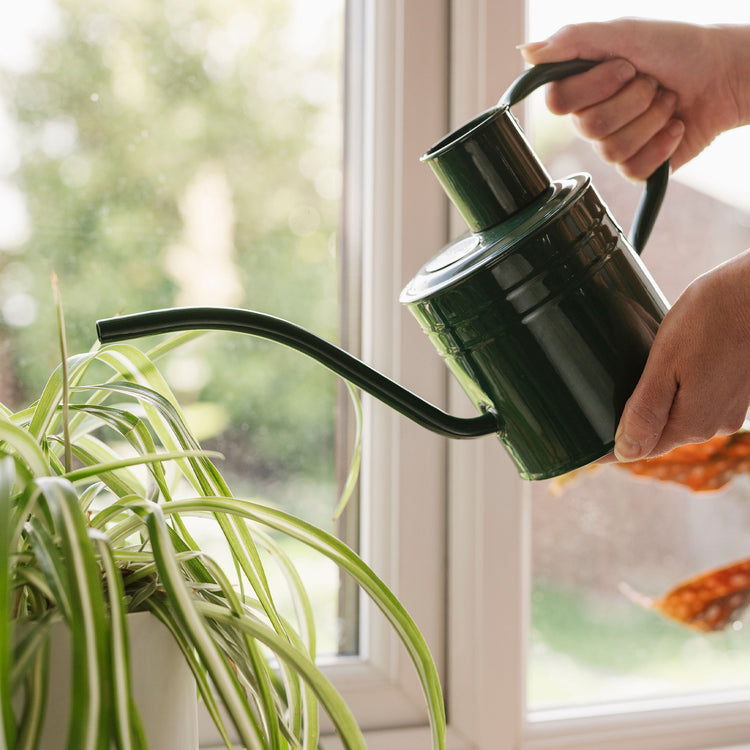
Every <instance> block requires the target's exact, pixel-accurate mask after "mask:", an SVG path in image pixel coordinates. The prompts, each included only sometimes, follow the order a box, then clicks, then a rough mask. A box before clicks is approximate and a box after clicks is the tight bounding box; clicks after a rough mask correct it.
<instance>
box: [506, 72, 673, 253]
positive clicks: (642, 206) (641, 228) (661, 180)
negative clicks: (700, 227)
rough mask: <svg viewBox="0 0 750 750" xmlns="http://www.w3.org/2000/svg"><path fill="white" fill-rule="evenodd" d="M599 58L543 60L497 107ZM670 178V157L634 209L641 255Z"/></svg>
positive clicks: (633, 237) (634, 234)
mask: <svg viewBox="0 0 750 750" xmlns="http://www.w3.org/2000/svg"><path fill="white" fill-rule="evenodd" d="M600 62H601V61H600V60H581V59H575V60H565V61H563V62H553V63H542V64H540V65H535V66H534V67H533V68H529V69H528V70H526V71H524V72H523V73H521V75H520V76H518V78H516V80H515V81H513V83H512V84H511V85H510V86H509V87H508V89H507V90H506V92H505V93H504V94H503V95H502V97H500V101H499V102H498V105H497V106H498V107H512V106H513V105H514V104H516V103H518V102H520V101H521V99H523V98H524V97H526V96H528V95H529V94H530V93H531V92H532V91H535V90H536V89H538V88H539V87H540V86H543V85H544V84H545V83H550V82H552V81H558V80H560V79H561V78H567V77H568V76H574V75H577V74H578V73H585V72H586V71H587V70H590V69H591V68H593V67H594V66H595V65H598V64H599V63H600ZM668 181H669V159H667V161H665V162H664V163H663V164H661V165H660V166H659V167H657V169H656V171H655V172H654V173H653V174H652V175H651V176H650V177H649V178H648V179H647V180H646V188H645V190H644V191H643V195H642V196H641V201H640V203H639V204H638V208H637V209H636V212H635V218H634V219H633V228H632V230H631V238H630V241H631V243H632V245H633V248H634V249H635V251H636V252H637V253H638V254H639V255H640V254H641V252H642V251H643V248H644V247H645V246H646V242H647V241H648V238H649V236H650V234H651V230H652V229H653V228H654V224H655V223H656V217H657V215H658V214H659V209H660V208H661V204H662V201H663V200H664V195H665V193H666V191H667V182H668Z"/></svg>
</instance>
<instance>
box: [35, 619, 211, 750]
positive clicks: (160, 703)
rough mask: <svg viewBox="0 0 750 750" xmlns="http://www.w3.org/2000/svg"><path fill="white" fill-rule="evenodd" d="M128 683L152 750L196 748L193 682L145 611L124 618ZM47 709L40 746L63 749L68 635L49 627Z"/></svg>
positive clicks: (159, 626) (158, 625) (177, 651)
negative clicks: (125, 622) (126, 636)
mask: <svg viewBox="0 0 750 750" xmlns="http://www.w3.org/2000/svg"><path fill="white" fill-rule="evenodd" d="M128 633H129V643H130V664H131V680H132V686H133V695H134V698H135V704H136V707H137V709H138V713H139V714H140V717H141V721H142V722H143V728H144V731H145V733H146V739H147V740H148V747H149V748H150V750H197V748H198V701H197V693H196V687H195V680H194V678H193V674H192V672H191V671H190V668H189V667H188V666H187V663H186V662H185V659H184V657H183V655H182V652H181V651H180V649H179V648H178V646H177V644H176V643H175V641H174V638H173V637H172V635H171V634H170V632H169V631H168V630H167V628H166V627H164V625H162V624H161V623H160V622H159V621H158V620H157V619H156V617H154V616H153V615H152V614H150V613H149V612H136V613H133V614H130V615H128ZM51 638H52V640H51V644H50V645H51V648H50V674H49V691H48V693H47V711H46V715H45V721H44V727H43V729H42V737H41V743H40V747H41V748H42V750H65V746H66V739H67V728H68V718H69V717H68V711H69V705H70V702H69V700H68V693H69V692H70V666H71V665H70V633H69V631H68V629H67V628H66V627H65V626H64V625H62V624H61V623H58V624H57V625H56V626H55V627H54V628H53V629H52V636H51Z"/></svg>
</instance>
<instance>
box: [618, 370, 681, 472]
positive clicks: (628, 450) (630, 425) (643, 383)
mask: <svg viewBox="0 0 750 750" xmlns="http://www.w3.org/2000/svg"><path fill="white" fill-rule="evenodd" d="M654 370H655V368H650V372H649V368H647V369H646V370H644V372H643V375H642V376H641V380H640V382H639V383H638V385H637V387H636V389H635V390H634V391H633V395H632V396H631V397H630V398H629V399H628V401H627V403H626V404H625V408H624V409H623V412H622V416H621V417H620V424H619V425H618V427H617V432H616V433H615V457H616V458H617V459H618V461H637V460H638V459H641V458H646V457H647V456H648V455H649V454H650V453H651V452H652V451H653V450H654V448H656V446H657V444H658V442H659V439H660V438H661V435H662V433H663V432H664V428H665V427H666V425H667V422H668V421H669V414H670V411H671V409H672V403H673V401H674V398H675V394H676V392H677V385H676V383H675V381H674V380H673V379H672V378H670V377H665V374H664V373H665V371H664V370H662V372H661V373H660V374H659V375H657V376H653V377H652V376H650V373H653V372H654Z"/></svg>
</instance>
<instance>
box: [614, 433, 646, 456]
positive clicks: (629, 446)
mask: <svg viewBox="0 0 750 750" xmlns="http://www.w3.org/2000/svg"><path fill="white" fill-rule="evenodd" d="M615 457H616V458H617V460H618V461H637V460H638V459H639V458H640V457H641V444H640V443H638V442H637V441H635V440H633V439H632V438H630V437H628V436H627V435H626V434H625V433H624V432H623V433H619V434H618V435H615Z"/></svg>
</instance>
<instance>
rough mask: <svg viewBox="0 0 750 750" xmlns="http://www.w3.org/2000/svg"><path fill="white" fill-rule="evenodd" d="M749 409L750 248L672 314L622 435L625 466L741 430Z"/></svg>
mask: <svg viewBox="0 0 750 750" xmlns="http://www.w3.org/2000/svg"><path fill="white" fill-rule="evenodd" d="M748 404H750V250H746V251H745V252H744V253H741V254H740V255H738V256H736V257H735V258H733V259H732V260H729V261H727V262H726V263H723V264H722V265H720V266H717V267H716V268H714V269H713V270H712V271H709V272H708V273H706V274H704V275H703V276H700V277H698V278H697V279H696V280H695V281H694V282H693V283H692V284H691V285H690V286H689V287H688V288H687V289H686V290H685V291H684V292H683V294H682V295H681V296H680V298H679V299H678V300H677V302H676V303H675V305H674V306H673V307H672V308H671V309H670V310H669V312H668V313H667V315H666V317H665V318H664V321H663V322H662V324H661V326H660V327H659V330H658V331H657V334H656V338H655V339H654V343H653V345H652V347H651V352H650V353H649V357H648V360H647V362H646V366H645V368H644V370H643V374H642V375H641V378H640V380H639V382H638V385H637V386H636V388H635V390H634V391H633V394H632V395H631V397H630V399H629V400H628V402H627V403H626V404H625V408H624V410H623V414H622V418H621V419H620V425H619V427H618V430H617V434H616V436H615V455H616V457H617V458H618V459H619V460H621V461H635V460H637V459H640V458H646V457H649V456H657V455H660V454H662V453H666V452H667V451H669V450H671V449H672V448H675V447H677V446H679V445H686V444H689V443H700V442H704V441H706V440H709V439H710V438H711V437H713V436H714V435H728V434H731V433H733V432H736V431H737V430H738V429H739V428H740V427H741V426H742V423H743V421H744V419H745V416H746V414H747V410H748Z"/></svg>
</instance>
